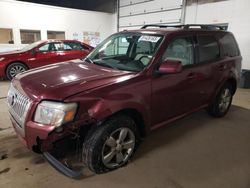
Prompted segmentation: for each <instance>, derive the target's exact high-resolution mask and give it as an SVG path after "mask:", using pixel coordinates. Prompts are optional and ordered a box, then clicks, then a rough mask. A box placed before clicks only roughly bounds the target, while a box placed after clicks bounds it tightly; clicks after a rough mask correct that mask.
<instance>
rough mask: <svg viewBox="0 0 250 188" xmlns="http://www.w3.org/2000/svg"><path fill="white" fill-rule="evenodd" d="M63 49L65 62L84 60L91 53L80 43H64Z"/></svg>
mask: <svg viewBox="0 0 250 188" xmlns="http://www.w3.org/2000/svg"><path fill="white" fill-rule="evenodd" d="M63 48H64V56H62V58H63V60H64V61H67V60H72V59H79V58H84V57H85V56H86V55H88V53H89V50H88V49H87V48H86V47H85V46H83V45H82V44H81V43H80V42H63Z"/></svg>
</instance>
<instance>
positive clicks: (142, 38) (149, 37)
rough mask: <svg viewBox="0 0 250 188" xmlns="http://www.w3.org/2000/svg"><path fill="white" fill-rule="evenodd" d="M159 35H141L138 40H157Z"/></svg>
mask: <svg viewBox="0 0 250 188" xmlns="http://www.w3.org/2000/svg"><path fill="white" fill-rule="evenodd" d="M160 38H161V37H156V36H150V35H142V36H141V37H140V38H139V40H138V41H147V42H158V40H159V39H160Z"/></svg>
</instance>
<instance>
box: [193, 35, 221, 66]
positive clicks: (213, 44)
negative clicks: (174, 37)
mask: <svg viewBox="0 0 250 188" xmlns="http://www.w3.org/2000/svg"><path fill="white" fill-rule="evenodd" d="M197 41H198V47H199V48H198V49H199V50H198V51H199V62H200V63H205V62H210V61H213V60H215V59H217V58H219V57H220V48H219V45H218V42H217V41H216V39H215V38H214V37H213V36H197Z"/></svg>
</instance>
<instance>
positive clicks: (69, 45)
mask: <svg viewBox="0 0 250 188" xmlns="http://www.w3.org/2000/svg"><path fill="white" fill-rule="evenodd" d="M63 44H64V50H66V51H71V50H83V49H84V48H83V46H82V45H81V44H80V43H78V42H64V43H63Z"/></svg>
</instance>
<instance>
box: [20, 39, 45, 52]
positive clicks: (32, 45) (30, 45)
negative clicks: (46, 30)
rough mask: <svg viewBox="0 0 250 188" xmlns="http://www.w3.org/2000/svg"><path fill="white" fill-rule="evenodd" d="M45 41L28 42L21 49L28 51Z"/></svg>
mask: <svg viewBox="0 0 250 188" xmlns="http://www.w3.org/2000/svg"><path fill="white" fill-rule="evenodd" d="M42 42H43V41H37V42H34V43H32V44H28V45H27V46H25V47H24V48H22V49H21V51H28V50H31V49H32V48H35V47H36V46H38V45H39V44H41V43H42Z"/></svg>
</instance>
